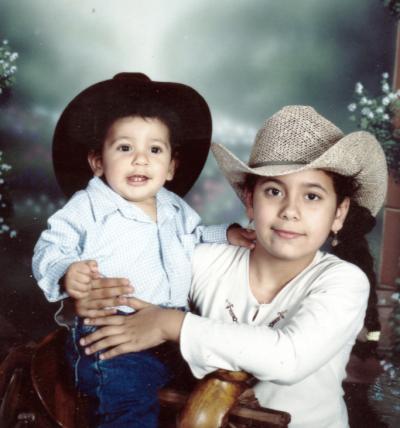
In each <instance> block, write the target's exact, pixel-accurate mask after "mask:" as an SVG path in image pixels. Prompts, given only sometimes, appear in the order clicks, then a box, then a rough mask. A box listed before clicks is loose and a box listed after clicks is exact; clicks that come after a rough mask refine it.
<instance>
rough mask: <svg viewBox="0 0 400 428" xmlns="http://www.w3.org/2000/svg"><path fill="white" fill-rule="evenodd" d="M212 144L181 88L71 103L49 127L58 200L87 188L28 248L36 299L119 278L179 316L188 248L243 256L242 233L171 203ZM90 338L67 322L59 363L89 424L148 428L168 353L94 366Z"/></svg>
mask: <svg viewBox="0 0 400 428" xmlns="http://www.w3.org/2000/svg"><path fill="white" fill-rule="evenodd" d="M210 138H211V117H210V113H209V110H208V106H207V104H206V102H205V101H204V99H203V98H202V97H201V96H200V95H199V94H198V93H197V92H196V91H194V90H193V89H192V88H190V87H188V86H185V85H180V84H176V83H163V82H154V81H151V80H150V79H148V78H147V77H146V76H144V75H142V74H135V73H122V74H119V75H117V76H115V77H114V79H111V80H107V81H104V82H100V83H98V84H96V85H93V86H91V87H89V88H87V89H86V90H84V91H83V92H81V93H80V94H79V95H78V96H77V97H75V98H74V99H73V100H72V101H71V103H70V104H69V105H68V106H67V108H66V109H65V111H64V112H63V114H62V115H61V117H60V119H59V122H58V124H57V128H56V131H55V135H54V141H53V160H54V167H55V171H56V175H57V179H58V181H59V184H60V186H61V188H62V189H63V191H64V192H65V193H66V194H67V195H68V196H70V195H71V194H72V193H74V192H75V191H77V190H79V189H82V188H83V187H84V183H85V182H87V181H88V179H89V178H90V175H91V174H93V175H94V177H93V178H91V179H90V181H89V184H88V185H87V187H86V188H85V190H79V191H77V192H76V193H74V195H73V196H72V198H71V199H70V200H69V202H68V203H67V204H66V205H65V206H64V207H63V208H62V209H61V210H59V211H58V212H56V213H55V214H54V215H53V216H52V217H50V219H49V221H48V229H47V230H46V231H44V232H43V233H42V235H41V237H40V239H39V241H38V243H37V244H36V247H35V250H34V257H33V272H34V275H35V278H36V279H37V281H38V284H39V286H40V287H41V288H42V289H43V291H44V293H45V296H46V298H47V299H48V300H49V301H52V302H54V301H58V300H61V299H64V298H66V297H68V296H70V297H72V298H74V299H81V298H84V297H86V296H87V294H88V291H89V290H90V287H91V281H92V280H93V279H96V278H98V277H99V276H105V277H119V278H127V279H128V280H129V281H130V282H131V284H132V285H133V286H134V294H135V296H137V297H139V298H141V299H143V300H146V301H148V302H151V303H153V304H157V305H163V306H167V307H175V308H182V309H183V310H184V309H185V308H186V307H187V296H188V292H189V287H190V281H191V256H192V252H193V249H194V246H195V245H196V244H197V243H199V242H224V241H226V238H227V237H228V239H229V242H231V243H233V244H238V245H246V246H250V245H251V243H250V235H249V234H248V233H247V232H246V231H245V230H243V229H240V228H238V227H230V228H227V226H226V225H224V226H202V225H200V218H199V216H198V215H197V214H196V213H195V212H194V211H193V210H192V209H191V208H190V207H189V206H188V205H187V204H186V203H185V202H184V201H183V199H181V198H180V197H179V196H178V195H180V196H183V195H184V194H185V193H186V192H187V191H188V190H189V189H190V187H191V186H192V185H193V183H194V181H195V180H196V178H197V177H198V175H199V173H200V171H201V169H202V167H203V165H204V162H205V160H206V157H207V153H208V149H209V144H210ZM164 186H165V187H168V189H169V190H167V189H166V188H165V187H164ZM118 310H119V311H122V313H128V312H129V311H130V309H129V308H128V307H124V306H121V307H118ZM91 331H93V327H88V326H84V325H83V323H82V320H80V319H76V320H75V323H74V326H73V328H72V329H71V335H70V340H69V343H68V345H67V357H68V360H69V362H70V364H71V367H72V369H73V372H74V376H75V382H76V385H77V387H78V388H79V389H80V390H81V391H82V392H84V393H86V394H87V395H89V396H90V397H92V398H93V400H92V407H91V409H90V420H91V423H92V425H93V426H100V427H125V426H129V427H142V428H143V427H155V426H157V412H158V403H157V390H158V389H159V388H160V387H161V386H163V385H164V384H165V383H166V382H167V381H168V380H169V379H170V378H171V371H170V368H169V367H168V366H167V365H166V364H164V362H163V355H162V354H163V353H164V351H165V348H166V347H165V346H161V347H158V348H155V349H153V350H150V351H144V352H139V353H132V354H126V355H123V356H120V357H116V358H114V359H112V360H109V361H102V360H100V358H99V355H95V356H87V355H85V353H84V352H83V349H82V348H81V347H80V346H79V339H80V338H81V337H82V336H84V335H86V334H88V333H89V332H91Z"/></svg>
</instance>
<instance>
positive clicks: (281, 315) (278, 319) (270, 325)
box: [268, 310, 287, 327]
mask: <svg viewBox="0 0 400 428" xmlns="http://www.w3.org/2000/svg"><path fill="white" fill-rule="evenodd" d="M286 314H287V310H285V311H281V312H278V316H277V317H276V318H274V319H273V320H272V321H271V322H270V323H269V324H268V327H274V326H275V324H276V323H277V322H279V321H280V320H283V319H284V318H285V315H286Z"/></svg>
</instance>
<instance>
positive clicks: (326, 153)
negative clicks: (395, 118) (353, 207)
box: [212, 106, 387, 215]
mask: <svg viewBox="0 0 400 428" xmlns="http://www.w3.org/2000/svg"><path fill="white" fill-rule="evenodd" d="M212 151H213V154H214V156H215V158H216V160H217V162H218V165H219V167H220V168H221V170H222V172H223V174H224V175H225V177H226V178H227V179H228V181H229V182H230V184H231V185H232V187H233V188H234V190H235V192H236V193H237V195H238V196H239V198H240V199H241V200H242V201H243V202H244V189H243V184H244V180H245V177H246V175H247V174H255V175H260V176H267V177H268V176H278V175H285V174H290V173H293V172H297V171H304V170H307V169H324V170H327V171H333V172H336V173H338V174H341V175H345V176H352V177H354V178H355V179H356V180H357V183H358V185H359V189H358V191H357V194H356V196H355V200H356V201H357V202H358V203H359V204H360V205H361V206H363V207H365V208H368V209H369V210H370V212H371V213H372V215H376V214H377V212H378V211H379V209H380V208H381V206H382V204H383V202H384V199H385V195H386V188H387V165H386V159H385V155H384V153H383V150H382V148H381V146H380V144H379V143H378V141H377V140H376V139H375V137H374V136H373V135H372V134H370V133H368V132H365V131H358V132H352V133H350V134H348V135H344V134H343V132H342V131H341V130H340V129H339V128H338V127H337V126H335V125H334V124H333V123H332V122H330V121H329V120H327V119H325V118H324V117H322V116H321V115H320V114H318V113H317V112H316V111H315V110H314V109H313V108H312V107H308V106H286V107H284V108H282V109H281V110H280V111H278V112H277V113H275V114H274V115H273V116H272V117H270V118H269V119H267V120H266V121H265V123H264V126H263V127H262V128H261V129H260V130H259V131H258V133H257V136H256V139H255V143H254V145H253V148H252V151H251V154H250V159H249V162H248V164H245V163H244V162H242V161H241V160H239V159H238V158H237V157H236V156H235V155H234V154H232V153H231V152H230V151H229V150H228V149H226V148H225V147H223V146H221V145H220V144H212Z"/></svg>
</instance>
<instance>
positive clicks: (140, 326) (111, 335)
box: [80, 297, 185, 359]
mask: <svg viewBox="0 0 400 428" xmlns="http://www.w3.org/2000/svg"><path fill="white" fill-rule="evenodd" d="M118 304H119V305H122V304H123V305H128V306H130V307H132V308H133V309H136V312H135V313H134V314H132V315H122V316H120V315H114V316H106V317H99V318H91V319H85V324H87V325H96V326H102V327H101V328H99V329H98V330H96V331H95V332H94V333H92V334H89V335H88V336H86V337H85V338H83V339H81V341H80V344H81V345H82V346H85V347H86V348H85V352H86V353H87V354H88V355H90V354H93V353H95V352H98V351H103V350H105V349H107V351H105V352H103V353H102V354H101V355H100V358H101V359H109V358H112V357H115V356H117V355H120V354H125V353H128V352H138V351H143V350H144V349H148V348H152V347H154V346H157V345H160V344H161V343H163V342H165V341H167V340H172V341H176V342H177V341H179V335H180V331H181V326H182V323H183V319H184V317H185V313H184V312H182V311H178V310H175V309H163V308H160V307H159V306H155V305H151V304H149V303H146V302H144V301H142V300H139V299H136V298H134V297H131V298H126V297H122V298H120V299H119V301H118Z"/></svg>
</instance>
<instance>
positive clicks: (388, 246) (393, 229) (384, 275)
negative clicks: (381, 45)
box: [378, 23, 400, 348]
mask: <svg viewBox="0 0 400 428" xmlns="http://www.w3.org/2000/svg"><path fill="white" fill-rule="evenodd" d="M393 88H394V89H395V90H396V89H400V23H398V24H397V39H396V52H395V64H394V72H393ZM399 122H400V121H399ZM395 126H400V123H398V124H397V123H396V124H395ZM399 261H400V183H395V181H394V179H393V176H389V187H388V195H387V198H386V203H385V206H384V214H383V240H382V247H381V267H380V275H379V282H380V287H379V289H378V295H379V296H381V297H383V298H384V300H385V303H384V304H383V305H381V307H380V308H379V313H380V316H381V321H382V336H383V337H382V340H381V343H380V345H381V347H382V348H388V347H390V328H389V326H388V323H387V320H388V318H389V316H390V313H391V311H392V308H393V303H392V302H391V301H390V295H391V294H392V293H393V292H395V291H396V289H397V286H396V284H395V280H396V278H397V277H398V276H399V273H400V269H399Z"/></svg>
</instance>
